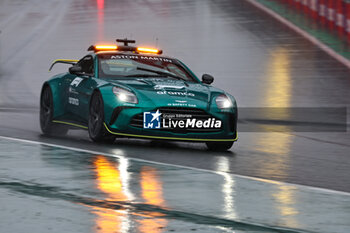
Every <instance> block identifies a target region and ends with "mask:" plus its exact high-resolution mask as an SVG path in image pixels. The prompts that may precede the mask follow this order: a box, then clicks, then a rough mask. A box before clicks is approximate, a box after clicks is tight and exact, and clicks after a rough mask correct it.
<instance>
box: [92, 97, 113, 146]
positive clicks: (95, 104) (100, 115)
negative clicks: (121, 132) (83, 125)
mask: <svg viewBox="0 0 350 233" xmlns="http://www.w3.org/2000/svg"><path fill="white" fill-rule="evenodd" d="M103 123H104V105H103V99H102V96H101V94H100V93H99V92H95V93H94V94H93V95H92V97H91V101H90V109H89V121H88V128H89V136H90V139H91V140H92V141H94V142H106V143H113V142H114V141H115V139H116V136H114V135H111V134H110V133H108V132H107V130H106V129H105V127H104V124H103Z"/></svg>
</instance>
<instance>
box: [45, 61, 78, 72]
mask: <svg viewBox="0 0 350 233" xmlns="http://www.w3.org/2000/svg"><path fill="white" fill-rule="evenodd" d="M78 61H79V60H72V59H57V60H54V61H53V62H52V64H51V66H50V69H49V71H51V70H52V67H53V66H54V65H56V64H57V63H63V64H70V65H75V64H77V62H78Z"/></svg>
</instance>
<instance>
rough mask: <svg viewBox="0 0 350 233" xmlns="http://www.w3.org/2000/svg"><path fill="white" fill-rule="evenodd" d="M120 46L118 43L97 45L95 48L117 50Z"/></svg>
mask: <svg viewBox="0 0 350 233" xmlns="http://www.w3.org/2000/svg"><path fill="white" fill-rule="evenodd" d="M117 49H118V46H116V45H96V46H95V50H117Z"/></svg>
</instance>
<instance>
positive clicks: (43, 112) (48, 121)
mask: <svg viewBox="0 0 350 233" xmlns="http://www.w3.org/2000/svg"><path fill="white" fill-rule="evenodd" d="M53 111H54V108H53V97H52V91H51V88H50V87H49V86H44V87H43V90H42V92H41V97H40V127H41V131H42V132H43V133H44V134H45V135H50V136H64V135H66V134H67V132H68V127H66V126H64V125H57V124H55V123H53V122H52V120H53Z"/></svg>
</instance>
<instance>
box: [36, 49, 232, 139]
mask: <svg viewBox="0 0 350 233" xmlns="http://www.w3.org/2000/svg"><path fill="white" fill-rule="evenodd" d="M89 56H92V58H93V59H94V75H92V76H78V75H75V74H71V73H69V72H67V73H63V74H58V75H55V76H53V77H52V78H51V79H50V80H48V81H46V82H45V83H44V85H43V87H45V86H49V87H50V89H51V91H52V97H53V103H54V104H53V106H54V111H53V122H54V123H62V124H66V125H69V126H71V127H80V128H84V129H87V127H88V117H89V107H90V101H91V97H92V96H93V94H94V92H99V93H100V94H101V96H102V99H103V105H104V118H105V119H104V126H105V127H106V130H107V131H108V132H109V133H111V134H114V135H120V136H128V137H140V138H153V139H169V140H184V141H204V142H205V141H236V140H237V105H236V101H235V99H234V97H233V96H232V95H230V94H228V93H226V92H224V91H222V90H220V89H218V88H215V87H212V86H210V85H207V84H203V83H202V82H200V80H199V79H198V78H197V77H196V76H195V75H194V74H193V72H192V71H191V70H190V69H189V68H187V67H186V66H185V65H184V64H183V63H182V62H180V61H178V60H176V59H174V60H176V61H177V62H178V63H179V64H181V65H182V66H183V68H184V69H186V71H187V72H188V73H190V74H191V75H192V76H193V78H194V79H195V82H186V83H185V82H184V81H182V80H177V79H170V78H145V79H142V78H138V79H136V78H130V79H113V80H109V79H102V78H100V77H99V72H98V69H99V67H98V66H99V62H98V59H99V57H98V56H97V55H96V54H95V53H91V54H89ZM172 59H173V58H172ZM76 78H80V80H79V81H80V82H79V83H78V85H72V82H73V81H74V80H75V79H76ZM163 84H164V85H165V86H166V85H170V86H172V87H175V89H173V90H164V89H162V90H159V89H155V86H157V85H163ZM115 86H116V87H120V88H123V89H125V90H128V91H130V92H132V93H134V94H135V95H136V97H137V99H138V103H136V104H133V103H126V102H122V101H120V100H119V99H118V98H117V97H116V95H115V94H114V93H113V87H115ZM177 86H178V87H179V88H180V87H181V92H182V93H185V94H184V95H172V94H169V93H174V92H178V90H179V89H177V88H176V87H177ZM159 93H161V94H159ZM188 93H190V95H189V94H188ZM222 94H224V95H226V96H227V97H229V98H230V99H231V102H232V104H233V106H232V107H231V108H227V109H220V108H218V106H217V105H216V102H215V98H217V97H218V96H219V95H222ZM179 102H186V106H183V105H182V104H181V103H180V104H179ZM178 107H179V108H182V109H187V108H188V109H200V110H203V111H205V112H206V113H208V114H209V115H211V116H212V117H215V118H216V119H219V120H221V121H222V128H221V130H219V131H215V132H178V131H175V132H173V131H167V130H157V129H145V128H140V127H134V126H131V125H130V122H131V120H132V119H133V117H134V116H136V115H138V114H143V113H144V112H150V111H156V110H157V109H159V108H178Z"/></svg>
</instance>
